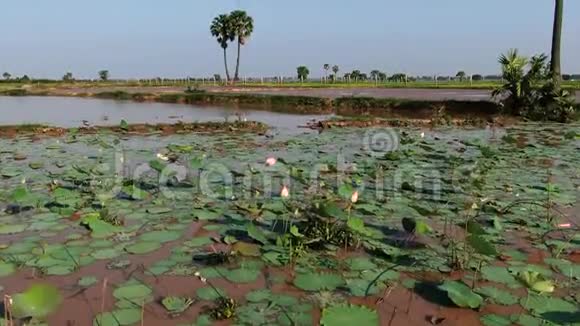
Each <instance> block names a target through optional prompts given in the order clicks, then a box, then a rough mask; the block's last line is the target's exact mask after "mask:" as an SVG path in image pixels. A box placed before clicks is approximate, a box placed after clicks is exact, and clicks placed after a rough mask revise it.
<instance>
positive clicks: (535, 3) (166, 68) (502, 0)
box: [0, 0, 580, 78]
mask: <svg viewBox="0 0 580 326" xmlns="http://www.w3.org/2000/svg"><path fill="white" fill-rule="evenodd" d="M0 1H2V2H3V4H2V19H1V20H0V30H2V31H3V32H2V40H1V42H0V44H1V45H0V47H1V48H0V71H9V72H11V73H12V74H18V75H21V74H28V75H31V76H34V77H58V78H60V77H61V76H62V75H63V74H64V72H65V71H71V72H73V73H74V74H75V76H79V77H95V75H96V72H97V71H98V70H100V69H109V70H110V71H111V75H112V77H122V78H128V77H156V76H167V77H181V76H183V77H185V76H188V75H191V76H201V75H211V74H213V73H221V74H222V75H223V63H222V56H221V52H220V48H219V46H218V44H217V42H215V40H213V39H212V38H211V36H210V34H209V23H210V21H211V20H212V18H213V17H214V16H216V15H218V14H220V13H224V12H228V11H231V10H233V9H237V8H241V9H244V10H247V11H248V12H249V13H250V14H251V15H252V16H253V17H254V19H255V25H256V29H255V33H254V34H253V36H252V38H251V39H250V41H249V43H248V45H247V46H246V47H245V48H244V49H243V52H242V67H241V73H242V75H245V76H260V75H265V76H273V75H279V74H281V75H293V74H294V73H295V70H296V66H299V65H307V66H309V67H310V71H311V75H313V76H319V75H322V74H323V71H322V65H323V64H324V63H330V64H338V65H339V66H340V67H341V72H346V71H351V70H353V69H360V70H361V71H366V72H368V71H370V70H372V69H379V70H382V71H386V72H387V73H388V74H392V73H396V72H406V73H409V74H413V75H415V74H429V75H431V74H440V75H444V74H455V72H457V71H458V70H465V71H467V72H468V73H482V74H491V73H495V72H496V71H498V66H497V63H496V61H497V56H498V54H499V53H500V52H503V51H505V50H507V49H509V48H511V47H517V48H519V49H520V50H521V51H522V52H523V53H526V54H534V53H537V52H546V53H549V50H550V40H551V28H552V19H553V1H552V0H437V1H435V0H405V1H403V0H292V1H288V0H170V1H160V0H98V1H89V0H83V1H79V0H50V1H45V0H18V1H8V0H0ZM565 5H566V8H565V22H564V38H563V58H562V59H563V69H564V70H565V72H569V73H580V59H578V58H580V37H579V32H580V1H578V0H566V1H565ZM232 46H233V44H232ZM234 50H235V47H232V48H230V69H232V71H233V69H234V61H235V56H234V54H235V51H234Z"/></svg>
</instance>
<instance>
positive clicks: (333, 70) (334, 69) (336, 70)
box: [332, 65, 340, 80]
mask: <svg viewBox="0 0 580 326" xmlns="http://www.w3.org/2000/svg"><path fill="white" fill-rule="evenodd" d="M339 71H340V67H338V65H334V66H332V72H333V73H334V79H333V80H336V77H337V76H338V72H339Z"/></svg>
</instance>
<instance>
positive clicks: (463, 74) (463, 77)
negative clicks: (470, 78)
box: [455, 70, 467, 81]
mask: <svg viewBox="0 0 580 326" xmlns="http://www.w3.org/2000/svg"><path fill="white" fill-rule="evenodd" d="M455 77H456V78H459V81H464V80H465V77H467V74H466V73H465V71H463V70H460V71H459V72H458V73H457V74H456V75H455Z"/></svg>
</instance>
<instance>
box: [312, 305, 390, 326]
mask: <svg viewBox="0 0 580 326" xmlns="http://www.w3.org/2000/svg"><path fill="white" fill-rule="evenodd" d="M320 324H321V325H322V326H352V325H357V326H378V325H379V314H378V313H377V312H376V311H375V310H371V309H369V308H367V307H363V306H355V305H349V306H346V305H345V306H332V307H328V308H325V309H324V310H323V311H322V319H321V320H320Z"/></svg>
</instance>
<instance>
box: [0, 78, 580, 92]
mask: <svg viewBox="0 0 580 326" xmlns="http://www.w3.org/2000/svg"><path fill="white" fill-rule="evenodd" d="M500 85H501V81H474V82H469V81H464V82H460V81H440V82H437V83H436V82H433V81H410V82H408V83H405V82H391V81H389V82H385V81H383V82H374V81H359V82H350V83H347V82H343V81H339V82H326V83H323V82H321V81H307V82H300V81H284V82H283V83H279V82H270V81H265V82H263V83H262V82H261V81H260V80H241V81H238V82H236V83H229V84H227V85H226V84H225V83H224V82H214V81H213V80H211V79H195V80H187V79H163V80H157V79H151V80H116V81H106V82H97V81H86V80H78V81H74V82H63V81H33V82H28V83H16V82H5V81H0V91H1V90H6V89H14V88H22V87H32V88H41V89H45V88H69V87H75V88H93V87H103V88H110V87H188V86H190V87H225V86H227V87H266V88H280V87H281V88H286V87H289V88H367V87H377V88H434V89H436V88H442V89H449V88H453V89H494V88H496V87H498V86H500ZM562 85H563V87H564V88H568V89H580V81H565V82H563V84H562Z"/></svg>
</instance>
